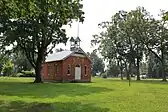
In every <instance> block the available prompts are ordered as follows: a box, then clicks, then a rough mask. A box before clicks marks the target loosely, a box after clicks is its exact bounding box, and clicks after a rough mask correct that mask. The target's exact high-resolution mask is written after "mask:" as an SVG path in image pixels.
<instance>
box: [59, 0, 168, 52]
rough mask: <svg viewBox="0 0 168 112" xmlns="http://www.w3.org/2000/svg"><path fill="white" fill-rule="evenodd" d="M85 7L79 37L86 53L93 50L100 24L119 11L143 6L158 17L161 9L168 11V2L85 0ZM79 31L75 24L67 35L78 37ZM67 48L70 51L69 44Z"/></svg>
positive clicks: (159, 0) (150, 0)
mask: <svg viewBox="0 0 168 112" xmlns="http://www.w3.org/2000/svg"><path fill="white" fill-rule="evenodd" d="M83 5H84V8H83V11H84V12H85V21H84V23H83V24H80V26H79V29H80V30H79V37H80V38H81V40H82V42H81V48H82V49H83V50H84V51H85V52H91V51H92V50H93V48H91V44H90V41H91V39H92V35H94V34H97V33H99V29H98V24H99V23H100V22H103V21H108V20H110V18H111V16H112V15H113V14H115V13H116V12H117V11H119V10H126V11H129V10H132V9H135V8H136V7H137V6H143V7H145V9H147V11H149V12H150V13H151V14H152V15H154V16H155V17H156V16H157V15H158V14H159V12H160V9H164V10H168V0H83ZM77 29H78V24H77V23H73V24H72V27H71V28H67V35H68V36H77ZM59 47H60V46H59ZM61 47H64V46H62V45H61ZM65 48H66V49H69V43H67V46H66V47H65Z"/></svg>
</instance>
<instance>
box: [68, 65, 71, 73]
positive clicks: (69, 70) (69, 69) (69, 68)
mask: <svg viewBox="0 0 168 112" xmlns="http://www.w3.org/2000/svg"><path fill="white" fill-rule="evenodd" d="M67 74H71V66H70V65H68V71H67Z"/></svg>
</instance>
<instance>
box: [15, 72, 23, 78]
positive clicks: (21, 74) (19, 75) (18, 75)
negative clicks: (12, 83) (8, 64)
mask: <svg viewBox="0 0 168 112" xmlns="http://www.w3.org/2000/svg"><path fill="white" fill-rule="evenodd" d="M15 76H16V77H23V76H24V74H23V73H16V75H15Z"/></svg>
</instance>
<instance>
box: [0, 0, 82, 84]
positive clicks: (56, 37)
mask: <svg viewBox="0 0 168 112" xmlns="http://www.w3.org/2000/svg"><path fill="white" fill-rule="evenodd" d="M81 1H82V0H56V1H55V0H40V1H39V0H22V1H20V0H13V1H11V0H1V1H0V24H1V26H2V27H0V34H1V33H3V36H2V37H1V38H0V44H1V45H2V48H4V47H6V46H9V45H11V44H12V45H13V46H14V47H13V49H12V50H13V52H17V51H22V52H24V54H25V55H26V57H27V59H28V61H29V62H30V64H31V65H32V67H33V68H34V69H35V71H36V79H35V82H41V81H42V80H41V75H40V71H41V64H42V63H43V62H44V61H45V57H46V56H47V55H48V53H50V52H51V51H52V49H53V48H54V47H55V46H56V45H57V44H59V43H66V42H67V39H68V37H67V36H66V31H65V29H64V28H63V26H65V25H71V23H72V21H73V20H79V21H80V22H83V21H84V16H83V15H84V12H83V11H82V8H83V5H82V4H81Z"/></svg>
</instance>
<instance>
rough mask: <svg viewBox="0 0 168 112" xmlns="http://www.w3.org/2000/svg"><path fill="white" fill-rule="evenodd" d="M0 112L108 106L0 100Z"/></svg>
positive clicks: (90, 111) (66, 111) (67, 111)
mask: <svg viewBox="0 0 168 112" xmlns="http://www.w3.org/2000/svg"><path fill="white" fill-rule="evenodd" d="M0 112H109V109H108V108H100V107H97V106H94V105H93V104H81V103H80V102H73V103H72V102H66V103H61V102H55V103H38V102H33V103H25V102H22V101H13V102H3V101H0Z"/></svg>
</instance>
